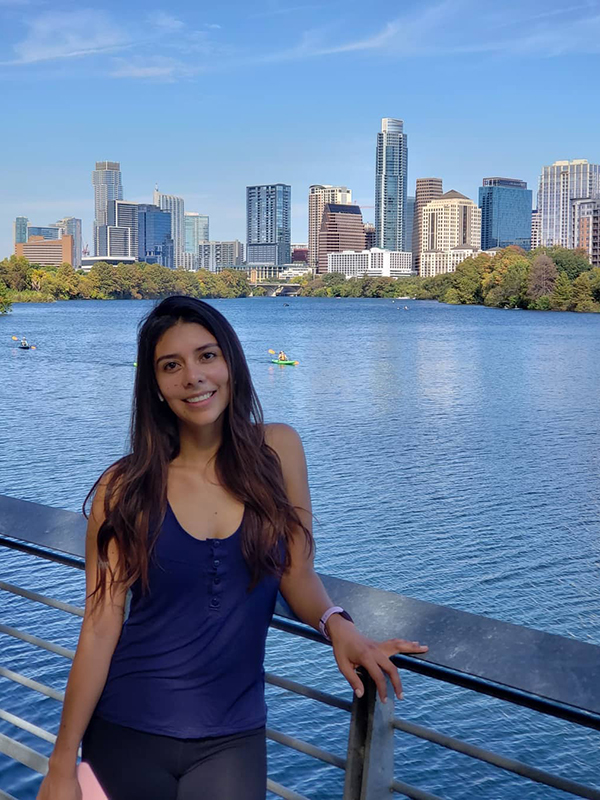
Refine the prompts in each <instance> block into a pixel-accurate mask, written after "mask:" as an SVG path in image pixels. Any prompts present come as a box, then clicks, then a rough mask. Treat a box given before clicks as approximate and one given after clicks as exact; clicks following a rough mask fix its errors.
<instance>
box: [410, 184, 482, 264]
mask: <svg viewBox="0 0 600 800" xmlns="http://www.w3.org/2000/svg"><path fill="white" fill-rule="evenodd" d="M422 216H423V218H422V227H421V247H422V249H421V253H420V259H419V267H420V273H419V274H420V275H421V276H422V277H427V278H429V277H432V276H433V275H437V274H439V273H441V272H453V271H454V270H455V269H456V266H457V265H458V264H459V263H460V262H461V261H463V260H464V259H465V258H467V257H468V256H469V255H473V254H474V253H476V252H478V251H479V250H480V249H481V209H480V208H479V207H478V206H477V205H476V204H475V203H474V202H473V201H472V200H470V199H469V198H468V197H465V195H464V194H460V192H455V191H450V192H446V193H445V194H443V195H442V196H441V197H440V198H439V199H437V200H432V201H431V202H430V203H427V205H426V206H425V207H424V208H423V211H422Z"/></svg>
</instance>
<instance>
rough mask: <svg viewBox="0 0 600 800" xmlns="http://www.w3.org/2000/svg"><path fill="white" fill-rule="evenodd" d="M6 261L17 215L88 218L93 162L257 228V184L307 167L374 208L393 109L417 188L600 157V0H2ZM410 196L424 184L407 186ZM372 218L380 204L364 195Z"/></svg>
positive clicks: (87, 227) (233, 228) (467, 190)
mask: <svg viewBox="0 0 600 800" xmlns="http://www.w3.org/2000/svg"><path fill="white" fill-rule="evenodd" d="M0 45H1V48H0V83H1V85H0V92H1V101H0V102H1V104H2V105H1V108H2V112H3V113H2V124H0V152H1V153H2V161H1V163H2V172H1V175H2V177H1V180H0V257H3V256H4V255H8V254H9V253H10V252H12V221H13V219H14V217H15V216H16V215H18V214H22V215H25V216H28V217H29V218H30V219H31V220H32V222H33V223H34V224H38V225H41V224H46V223H49V222H52V221H55V220H56V219H58V218H60V217H63V216H65V215H73V216H79V217H82V219H83V222H84V241H88V242H89V241H90V239H91V223H92V218H93V193H92V186H91V171H92V169H93V168H94V162H95V161H96V160H103V159H110V160H116V161H120V162H121V169H122V173H123V185H124V191H125V198H126V199H129V200H135V201H150V200H151V194H152V189H153V186H154V184H155V182H158V184H159V187H160V189H161V191H164V192H167V193H172V194H179V195H182V196H183V197H185V199H186V209H187V210H189V211H199V212H201V213H208V214H209V215H210V218H211V238H215V239H218V238H235V237H237V238H240V239H242V240H244V238H245V222H244V210H245V205H244V203H245V186H246V185H247V184H251V183H270V182H277V181H282V182H285V183H290V184H291V185H292V202H293V211H294V213H293V227H292V240H293V241H306V237H307V232H306V227H307V213H306V205H307V201H306V195H307V191H308V186H309V185H310V184H311V183H331V184H338V183H341V184H346V185H347V186H349V187H350V188H351V189H352V190H353V194H354V198H355V199H356V200H357V201H359V202H360V203H361V204H363V205H364V206H369V205H373V194H374V156H375V137H376V132H377V130H378V129H379V125H380V119H381V117H383V116H391V117H399V118H401V119H403V120H404V122H405V130H406V131H407V133H408V137H409V139H408V144H409V179H410V184H409V186H410V188H411V190H412V189H413V188H414V181H415V179H416V178H417V177H420V176H429V175H432V176H440V177H442V178H443V179H444V186H445V188H446V189H451V188H454V189H457V190H458V191H461V192H463V193H464V194H467V195H468V196H470V197H472V198H473V199H476V198H477V187H478V186H479V185H480V183H481V179H482V177H484V176H488V175H505V176H508V177H516V178H522V179H525V180H527V181H528V182H529V184H530V186H531V187H532V188H534V189H535V185H536V182H537V176H538V174H539V170H540V167H541V166H542V165H543V164H547V163H551V162H552V161H555V160H557V159H567V158H569V159H570V158H588V159H589V160H590V161H594V162H598V161H600V103H599V102H598V98H599V84H598V74H599V72H598V68H599V66H600V65H599V60H600V59H599V55H600V0H588V1H587V2H586V1H585V0H584V1H583V2H577V0H572V2H568V0H564V1H563V2H559V1H558V0H545V1H544V2H541V0H519V1H518V2H517V0H497V2H493V3H492V2H488V0H452V1H451V2H450V1H448V0H433V2H430V0H421V1H420V2H415V0H406V2H397V3H393V2H392V3H390V2H380V1H379V0H372V1H371V2H370V3H368V4H365V3H364V2H360V3H359V2H357V1H356V0H343V2H342V1H341V0H324V1H323V2H320V0H257V2H256V3H248V2H241V1H238V0H221V2H220V3H219V4H217V3H214V4H211V5H209V4H206V3H204V4H200V3H198V2H191V1H188V0H186V1H184V0H173V1H172V2H171V3H169V4H166V3H161V2H157V3H156V4H152V3H149V2H147V0H146V2H143V3H142V2H139V0H131V1H130V2H128V3H124V2H119V3H117V2H114V1H113V0H111V1H110V2H103V0H99V2H97V3H95V4H94V5H92V4H89V5H86V3H85V0H83V2H82V4H79V3H78V4H75V3H73V2H69V3H64V2H63V3H61V2H60V0H53V1H52V2H46V1H45V0H0ZM410 193H412V191H411V192H410ZM363 215H364V218H365V220H369V219H372V218H373V211H372V209H370V208H365V209H364V211H363Z"/></svg>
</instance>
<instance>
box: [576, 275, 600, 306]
mask: <svg viewBox="0 0 600 800" xmlns="http://www.w3.org/2000/svg"><path fill="white" fill-rule="evenodd" d="M571 303H572V306H573V311H579V312H590V311H595V312H598V311H600V303H597V302H596V301H595V300H594V296H593V294H592V273H591V271H590V270H588V272H582V273H581V274H580V275H578V276H577V277H576V278H575V280H574V281H573V296H572V299H571Z"/></svg>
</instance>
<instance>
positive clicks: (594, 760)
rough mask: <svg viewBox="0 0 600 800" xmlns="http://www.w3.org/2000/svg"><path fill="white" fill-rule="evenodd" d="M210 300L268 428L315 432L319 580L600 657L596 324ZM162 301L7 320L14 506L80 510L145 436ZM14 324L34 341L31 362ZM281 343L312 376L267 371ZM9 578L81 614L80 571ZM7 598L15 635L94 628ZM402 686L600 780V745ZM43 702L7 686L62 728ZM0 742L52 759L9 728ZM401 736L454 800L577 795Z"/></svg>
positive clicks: (57, 635)
mask: <svg viewBox="0 0 600 800" xmlns="http://www.w3.org/2000/svg"><path fill="white" fill-rule="evenodd" d="M211 302H213V303H214V305H215V306H216V307H217V308H218V309H219V310H220V311H222V312H223V313H224V314H225V315H226V317H227V318H228V319H229V321H230V322H231V323H232V324H233V326H234V328H235V329H236V331H237V332H238V334H239V336H240V339H241V341H242V344H243V346H244V349H245V351H246V355H247V358H248V362H249V365H250V369H251V372H252V376H253V379H254V382H255V385H256V388H257V391H258V394H259V397H260V399H261V401H262V404H263V407H264V410H265V417H266V419H267V421H281V422H287V423H289V424H291V425H293V426H294V427H296V428H297V430H298V431H299V433H300V435H301V436H302V439H303V441H304V445H305V449H306V453H307V460H308V466H309V475H310V484H311V491H312V497H313V504H314V512H315V515H316V518H317V523H316V527H315V536H316V542H317V568H318V569H319V571H321V572H323V573H327V574H331V575H335V576H338V577H342V578H346V579H348V580H353V581H357V582H360V583H365V584H368V585H371V586H375V587H379V588H384V589H388V590H391V591H395V592H400V593H402V594H407V595H410V596H412V597H416V598H419V599H422V600H428V601H431V602H434V603H440V604H446V605H449V606H452V607H454V608H458V609H462V610H465V611H470V612H474V613H477V614H484V615H488V616H490V617H495V618H497V619H501V620H506V621H508V622H513V623H517V624H523V625H527V626H531V627H535V628H538V629H541V630H545V631H549V632H552V633H559V634H562V635H564V636H572V637H576V638H578V639H582V640H583V641H587V642H592V643H594V644H600V611H599V603H598V597H599V584H600V525H599V519H600V499H599V497H600V494H599V491H598V487H599V483H600V356H599V354H600V317H599V316H598V315H593V314H567V313H539V312H527V311H519V310H510V311H509V310H497V309H487V308H483V307H469V306H446V305H439V304H437V303H433V302H414V301H400V302H392V301H390V300H389V299H387V300H379V299H374V300H369V299H355V300H354V299H343V300H342V299H319V298H295V297H294V298H287V299H285V298H249V299H241V300H215V301H211ZM286 304H287V305H286ZM152 305H153V304H152V303H151V302H150V301H113V302H101V301H73V302H62V303H54V304H31V305H27V304H22V305H16V306H14V310H13V313H12V314H10V315H7V316H4V317H0V452H2V456H3V457H2V461H1V462H0V494H7V495H11V496H13V497H18V498H22V499H25V500H32V501H35V502H39V503H45V504H48V505H51V506H56V507H59V508H66V509H71V510H74V511H76V510H79V509H80V507H81V504H82V502H83V499H84V497H85V496H86V494H87V492H88V490H89V489H90V487H91V485H92V484H93V483H94V481H95V480H96V478H97V477H98V475H99V474H100V473H101V472H102V471H103V470H104V469H105V468H106V467H107V466H108V465H109V464H110V463H112V462H113V461H114V460H115V459H117V458H118V457H119V456H121V455H122V454H123V452H124V449H125V447H126V442H127V427H128V421H129V408H130V402H131V392H132V385H133V378H134V371H135V369H134V366H133V362H134V361H135V358H136V356H135V350H136V347H135V338H136V329H137V324H138V322H139V320H140V318H141V317H142V316H143V315H144V314H145V313H147V311H148V310H149V309H150V308H151V307H152ZM405 305H406V306H408V308H407V309H406V310H405V309H404V306H405ZM13 335H15V336H19V337H20V336H22V335H24V336H27V338H28V339H29V341H30V342H31V343H33V344H36V345H37V347H38V349H37V350H35V351H20V350H18V349H16V347H15V344H16V343H15V342H13V341H12V340H11V336H13ZM269 348H271V349H274V350H276V351H279V349H284V350H285V351H286V353H287V354H288V356H289V357H291V358H294V359H298V361H299V362H300V363H299V365H298V366H296V367H279V366H276V365H273V364H271V363H270V358H271V356H270V355H269V354H268V349H269ZM0 573H1V579H2V580H5V581H8V582H13V583H17V584H21V585H27V587H28V588H31V589H33V590H34V591H35V590H37V591H40V592H42V593H47V594H52V596H55V597H59V598H61V599H64V600H67V601H69V602H73V603H76V604H82V602H83V584H82V581H81V576H80V575H79V574H74V572H73V571H72V570H68V569H66V568H62V567H60V566H57V565H54V564H51V563H42V564H39V565H38V564H36V565H33V566H32V561H31V559H29V558H27V557H26V556H24V555H20V554H17V553H10V552H9V553H6V552H4V553H3V562H2V570H1V571H0ZM0 604H1V605H0V615H1V618H2V620H3V621H5V623H6V624H8V625H13V626H15V627H20V628H23V629H24V630H27V631H28V632H30V633H33V634H38V635H41V634H42V633H43V634H46V635H47V638H51V639H53V640H54V641H56V642H58V643H60V644H64V645H65V646H67V647H74V646H75V644H76V635H77V627H78V626H77V621H76V620H71V619H65V615H64V614H62V613H61V612H58V611H53V610H49V609H45V608H44V609H42V608H41V607H38V606H32V605H31V604H30V603H28V601H26V600H23V599H20V598H14V597H12V596H9V595H6V593H0ZM397 634H398V635H399V636H402V630H401V627H400V629H399V630H398V632H397ZM1 640H2V647H3V652H4V653H5V657H4V662H5V663H8V662H9V661H10V663H11V664H14V665H16V666H15V667H14V668H15V669H18V670H19V671H22V672H23V673H25V674H27V675H29V676H31V677H33V678H36V679H38V680H41V681H42V682H45V683H49V684H51V685H53V686H57V687H61V688H62V687H64V683H65V680H66V676H67V672H68V666H69V664H68V663H67V662H65V660H64V659H61V658H59V657H58V656H55V655H52V654H50V653H45V652H42V651H38V650H35V649H34V648H32V647H30V646H27V645H26V644H24V643H22V642H18V641H14V640H10V639H9V638H7V637H5V636H2V637H1ZM426 643H427V644H429V645H430V647H432V648H433V647H434V646H435V643H434V642H426ZM515 658H518V653H515ZM266 666H267V669H268V670H270V671H275V672H278V673H280V674H284V675H286V676H288V677H291V678H293V679H296V680H299V681H301V682H303V683H307V684H309V685H312V686H315V687H318V688H322V689H324V690H326V691H332V692H334V693H340V694H344V695H346V696H348V694H349V693H348V691H347V688H346V687H345V685H344V682H343V680H342V679H341V678H340V677H339V676H338V675H337V673H336V668H335V665H334V663H333V659H332V658H331V656H330V654H329V653H328V652H325V651H324V649H323V648H322V647H320V646H318V645H315V644H312V643H307V642H294V643H292V644H291V645H290V642H289V637H288V638H287V639H284V636H283V635H282V634H280V633H277V632H273V633H272V634H271V635H270V643H269V651H268V657H267V665H266ZM403 678H404V691H405V695H406V700H405V701H404V702H403V703H402V704H399V705H398V710H399V711H400V712H401V713H402V715H403V716H404V717H405V718H406V719H409V720H411V721H414V722H417V723H420V724H424V725H427V726H430V727H433V728H435V729H437V730H440V731H442V732H444V733H447V734H449V735H452V736H457V737H460V738H464V739H466V740H468V741H470V742H473V743H475V744H478V745H480V746H484V747H487V748H489V749H492V750H494V749H495V750H497V751H498V752H500V753H502V754H503V755H506V756H509V757H513V758H518V759H521V760H524V761H527V762H528V763H531V764H533V765H535V766H539V767H541V768H544V769H548V770H550V771H556V772H557V773H559V774H563V775H565V776H566V777H570V778H572V779H574V780H579V781H582V782H588V783H590V784H593V783H594V781H595V785H598V786H600V782H599V780H600V779H599V777H598V775H599V772H600V768H599V760H600V759H599V756H598V752H599V749H598V734H597V733H596V734H594V733H593V732H591V731H583V730H578V729H577V727H576V726H572V725H568V724H567V723H562V722H560V721H557V720H551V719H544V718H542V717H540V715H538V714H535V713H533V712H529V711H527V710H525V709H520V708H516V707H512V706H510V705H508V704H503V703H500V702H498V701H494V700H492V699H489V698H484V697H478V696H476V695H474V694H473V693H471V692H467V691H466V690H462V689H458V688H455V687H450V686H446V685H442V684H437V683H436V682H433V681H430V680H427V679H424V678H420V677H419V676H416V675H413V674H410V673H406V672H405V673H403ZM565 680H568V676H565ZM32 695H33V693H31V692H29V691H27V690H25V689H23V688H22V687H19V686H17V685H15V684H11V683H10V682H8V681H6V680H0V706H1V707H2V708H4V709H6V710H8V711H10V712H12V713H15V714H20V713H23V715H25V716H27V718H28V719H35V721H37V722H38V724H40V725H42V726H44V727H47V728H48V729H49V730H52V731H55V730H56V728H57V726H58V719H59V711H60V709H59V707H58V704H57V703H56V702H55V701H53V700H51V699H49V698H44V697H42V696H41V695H40V696H39V697H38V698H34V697H33V696H32ZM268 699H269V701H270V705H271V713H270V719H269V724H270V725H271V726H272V727H275V728H278V729H280V730H283V731H285V732H287V733H290V734H292V735H296V736H300V737H306V738H307V739H308V740H309V741H311V742H313V743H315V744H317V745H319V746H321V747H325V748H326V749H332V750H333V751H334V752H337V753H339V754H340V755H344V746H345V736H346V725H347V717H345V716H344V714H343V712H340V711H336V710H335V709H322V708H320V707H319V706H315V704H314V703H313V702H311V701H309V700H304V699H301V698H296V697H292V696H289V695H287V694H286V693H285V692H282V691H281V690H273V689H269V690H268ZM25 706H27V708H28V711H27V713H26V714H25V713H24V711H23V709H24V707H25ZM0 732H3V733H7V734H9V735H11V736H14V737H16V738H18V739H19V740H20V741H23V742H24V743H26V744H29V745H30V746H32V747H35V748H36V749H38V750H40V751H41V752H46V753H47V752H49V745H47V743H45V742H40V740H38V739H37V738H35V737H33V736H31V735H29V734H26V733H24V732H22V731H18V732H17V729H15V728H13V727H12V726H11V725H9V724H8V723H6V722H4V721H0ZM397 737H398V740H397V753H396V775H397V777H398V778H399V779H400V780H403V781H406V782H408V783H412V784H413V785H416V786H419V787H420V788H423V789H426V790H428V791H430V792H433V793H435V794H438V795H440V796H441V797H444V798H449V799H450V800H459V799H460V800H466V799H467V798H473V797H477V798H480V797H481V798H493V800H496V799H497V798H503V799H504V798H509V800H512V798H515V800H516V799H517V798H518V800H529V799H530V798H531V799H532V800H538V799H539V800H542V798H543V800H546V798H550V799H551V800H552V798H557V800H558V798H559V797H564V795H563V794H562V793H559V792H558V791H554V790H552V789H549V788H545V787H539V786H535V785H531V784H529V782H527V781H524V780H522V779H519V778H516V777H514V776H510V775H504V774H502V773H500V771H496V770H494V769H492V768H491V767H488V766H486V765H485V764H481V763H479V762H477V761H473V760H471V759H467V758H465V757H463V756H460V755H457V754H454V753H452V752H450V751H445V750H443V749H441V748H439V747H436V746H435V745H431V744H428V743H427V742H421V741H419V740H416V739H412V738H411V737H407V736H405V735H403V734H397ZM269 752H270V764H271V774H272V777H273V778H275V779H276V780H279V781H280V782H282V783H284V784H286V785H287V786H289V787H290V788H293V789H295V790H296V791H299V792H301V793H303V794H306V795H307V796H309V797H311V798H316V799H318V800H330V799H331V800H333V798H339V797H340V796H341V787H342V776H341V774H338V772H339V771H338V770H336V769H335V768H333V767H329V766H326V765H324V764H323V765H321V764H319V763H317V762H315V761H313V760H311V759H308V758H306V757H305V756H302V755H300V754H297V753H292V752H290V751H288V750H283V749H282V748H280V747H279V746H278V745H273V744H271V745H270V751H269ZM37 784H38V780H37V779H35V778H34V776H33V775H32V773H30V772H29V771H28V770H27V769H25V768H21V767H20V766H19V765H16V764H13V763H11V762H10V761H9V760H8V759H6V758H4V757H0V789H4V790H6V791H10V793H11V794H13V795H15V796H16V797H17V798H19V800H32V798H34V797H35V791H36V787H37Z"/></svg>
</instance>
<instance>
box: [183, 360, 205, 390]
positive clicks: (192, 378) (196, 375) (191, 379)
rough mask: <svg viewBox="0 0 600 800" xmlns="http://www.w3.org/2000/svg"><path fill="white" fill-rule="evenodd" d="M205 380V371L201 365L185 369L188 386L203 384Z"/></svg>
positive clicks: (192, 365)
mask: <svg viewBox="0 0 600 800" xmlns="http://www.w3.org/2000/svg"><path fill="white" fill-rule="evenodd" d="M203 380H204V369H203V368H202V365H201V364H190V365H189V366H187V367H186V369H185V382H186V384H187V385H188V386H191V385H194V384H196V383H202V381H203Z"/></svg>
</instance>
